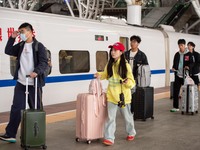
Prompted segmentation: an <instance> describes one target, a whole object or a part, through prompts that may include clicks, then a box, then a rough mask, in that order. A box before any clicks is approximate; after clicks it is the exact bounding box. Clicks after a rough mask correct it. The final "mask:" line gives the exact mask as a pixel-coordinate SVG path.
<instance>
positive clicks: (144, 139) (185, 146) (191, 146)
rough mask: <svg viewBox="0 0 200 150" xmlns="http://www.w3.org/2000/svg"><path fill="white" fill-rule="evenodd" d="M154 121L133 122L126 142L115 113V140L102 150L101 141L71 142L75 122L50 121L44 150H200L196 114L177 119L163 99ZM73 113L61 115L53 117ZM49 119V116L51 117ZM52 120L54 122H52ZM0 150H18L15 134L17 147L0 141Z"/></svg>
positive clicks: (72, 113)
mask: <svg viewBox="0 0 200 150" xmlns="http://www.w3.org/2000/svg"><path fill="white" fill-rule="evenodd" d="M154 105H155V107H154V117H155V119H154V120H151V119H147V121H145V122H144V121H140V120H137V121H135V128H136V131H137V135H136V138H135V140H134V141H129V142H128V141H126V140H125V138H126V133H125V129H124V122H123V118H122V117H121V114H120V113H118V118H117V130H116V139H115V144H114V145H113V146H109V147H108V146H104V145H103V144H102V140H98V141H93V142H92V143H91V144H86V143H85V142H79V143H77V142H76V141H75V118H74V117H71V119H70V117H69V118H68V119H63V120H62V121H59V120H57V121H52V122H49V123H48V124H47V139H46V141H47V146H48V148H47V149H48V150H102V149H108V150H120V149H121V150H131V149H134V150H147V149H148V150H198V149H200V142H199V139H200V126H199V125H200V114H195V115H193V116H192V115H181V112H176V113H171V112H170V111H169V110H170V109H171V106H172V100H170V99H168V98H163V99H160V100H156V101H155V103H154ZM66 114H70V115H69V116H75V111H69V112H62V113H58V114H55V116H54V117H55V118H57V117H56V116H59V115H61V116H62V115H64V116H66ZM52 116H53V115H52ZM53 120H54V119H53ZM0 150H21V147H20V139H19V133H18V136H17V143H15V144H8V143H6V142H3V141H0ZM31 150H35V149H33V148H32V149H31Z"/></svg>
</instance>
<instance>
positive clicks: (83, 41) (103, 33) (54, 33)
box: [0, 8, 200, 112]
mask: <svg viewBox="0 0 200 150" xmlns="http://www.w3.org/2000/svg"><path fill="white" fill-rule="evenodd" d="M24 22H29V23H30V24H32V25H33V28H34V30H35V35H36V38H37V40H39V41H40V42H42V43H43V44H44V45H45V46H46V47H47V48H48V49H49V50H50V53H51V60H52V65H53V68H52V72H51V73H50V75H49V76H48V77H47V79H46V86H45V87H44V88H43V90H44V96H43V103H44V105H50V104H57V103H63V102H69V101H75V100H76V96H77V94H78V93H82V92H87V91H88V84H89V80H90V79H92V78H93V74H94V73H95V72H97V71H101V70H103V68H104V66H105V64H106V63H107V59H108V55H109V49H108V45H110V44H113V43H115V42H117V41H121V42H123V43H124V44H125V46H126V48H127V49H129V48H130V46H129V44H130V43H129V38H130V37H131V36H132V35H139V36H140V37H141V39H142V42H141V44H140V49H141V50H142V51H144V52H145V53H146V55H147V57H148V61H149V64H150V67H151V71H152V80H151V86H154V87H155V88H157V87H164V86H168V85H169V82H170V80H173V74H172V73H171V75H170V71H169V70H170V68H171V66H172V60H173V56H174V54H175V52H176V51H177V50H178V46H177V40H178V39H179V38H184V39H186V41H187V42H188V41H193V42H194V43H195V44H196V45H197V47H196V49H197V50H199V49H200V43H199V41H200V36H195V35H188V34H181V33H175V32H167V31H161V30H156V29H149V28H142V27H134V26H129V25H126V24H124V25H117V24H110V23H102V22H99V21H92V20H83V19H77V18H71V17H67V16H60V15H54V14H45V13H38V12H29V11H21V10H13V9H8V8H0V97H1V100H0V101H1V105H0V112H5V111H9V110H10V106H11V104H12V98H13V92H14V85H15V81H13V80H12V78H13V76H12V74H13V72H14V68H15V59H14V58H13V57H10V56H8V55H6V54H4V48H5V45H6V42H7V40H8V37H9V35H10V34H11V32H12V31H13V30H17V29H18V27H19V25H20V24H22V23H24ZM17 42H18V39H16V43H17ZM103 84H104V88H106V86H107V82H106V81H104V82H103Z"/></svg>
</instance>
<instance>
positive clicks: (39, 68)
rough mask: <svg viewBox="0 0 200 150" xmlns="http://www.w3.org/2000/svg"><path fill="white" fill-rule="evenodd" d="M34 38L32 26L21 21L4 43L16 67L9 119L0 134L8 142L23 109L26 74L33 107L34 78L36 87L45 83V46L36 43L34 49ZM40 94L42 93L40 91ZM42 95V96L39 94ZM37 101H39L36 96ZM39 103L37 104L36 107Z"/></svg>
mask: <svg viewBox="0 0 200 150" xmlns="http://www.w3.org/2000/svg"><path fill="white" fill-rule="evenodd" d="M18 36H20V38H21V40H22V42H20V43H18V44H15V45H14V43H15V39H16V37H18ZM36 42H37V40H36V38H35V37H34V35H33V27H32V25H31V24H29V23H23V24H21V25H20V26H19V30H18V31H14V32H13V33H12V35H11V36H10V37H9V39H8V42H7V44H6V48H5V53H6V54H7V55H10V56H15V57H17V60H18V61H17V65H16V66H17V68H16V71H15V74H14V80H17V83H16V85H15V90H14V97H13V104H12V107H11V111H10V120H9V122H8V125H7V127H6V132H5V134H3V135H0V139H1V140H3V141H6V142H9V143H15V142H16V134H17V130H18V127H19V124H20V121H21V110H24V109H25V97H26V96H25V90H26V87H25V84H26V75H27V74H28V75H30V77H31V78H30V80H29V82H28V85H29V97H28V104H29V107H30V108H34V99H33V97H34V93H35V87H34V78H35V77H38V87H37V88H39V89H40V91H42V87H43V86H44V85H45V76H44V73H45V70H46V69H47V67H48V63H47V62H48V61H47V55H46V50H45V47H44V45H43V44H42V43H39V44H38V51H37V52H36V50H35V43H36ZM41 94H42V93H41ZM41 97H42V96H41ZM38 101H41V99H40V97H39V96H38ZM39 108H40V105H38V109H39Z"/></svg>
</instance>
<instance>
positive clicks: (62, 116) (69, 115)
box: [0, 92, 170, 133]
mask: <svg viewBox="0 0 200 150" xmlns="http://www.w3.org/2000/svg"><path fill="white" fill-rule="evenodd" d="M169 94H170V93H169V92H163V93H159V94H154V100H159V99H163V98H166V97H169ZM75 117H76V110H72V111H65V112H59V113H54V114H49V115H47V116H46V123H47V124H49V123H55V122H59V121H64V120H69V119H73V118H75ZM6 125H7V123H2V124H0V133H4V132H5V128H6Z"/></svg>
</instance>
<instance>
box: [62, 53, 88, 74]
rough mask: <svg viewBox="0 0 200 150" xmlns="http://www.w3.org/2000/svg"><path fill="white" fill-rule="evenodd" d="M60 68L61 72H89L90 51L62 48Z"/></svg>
mask: <svg viewBox="0 0 200 150" xmlns="http://www.w3.org/2000/svg"><path fill="white" fill-rule="evenodd" d="M59 70H60V73H61V74H67V73H81V72H89V71H90V56H89V52H88V51H72V50H61V51H60V52H59Z"/></svg>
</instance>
